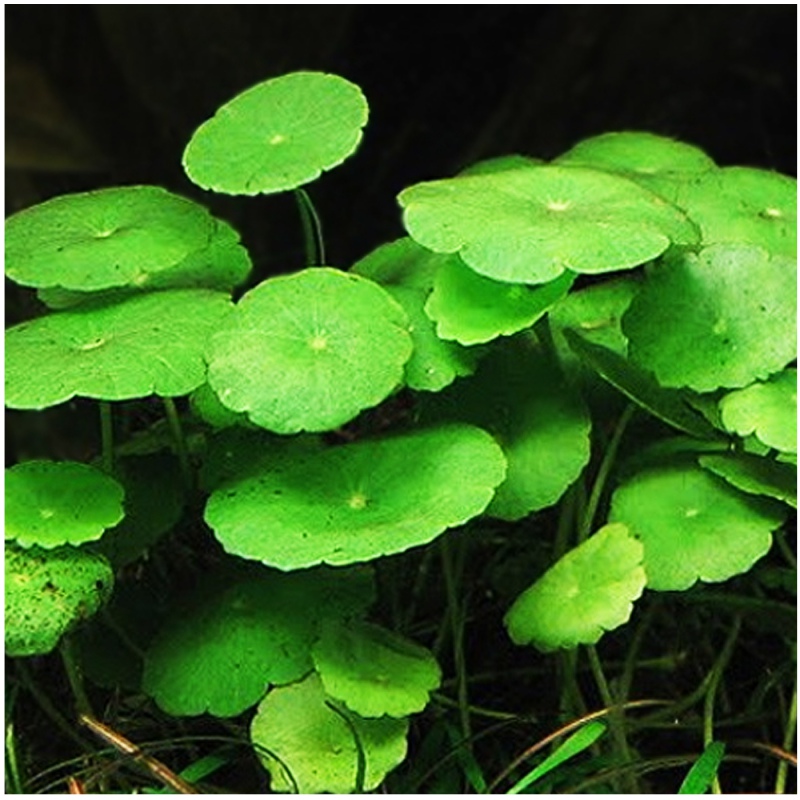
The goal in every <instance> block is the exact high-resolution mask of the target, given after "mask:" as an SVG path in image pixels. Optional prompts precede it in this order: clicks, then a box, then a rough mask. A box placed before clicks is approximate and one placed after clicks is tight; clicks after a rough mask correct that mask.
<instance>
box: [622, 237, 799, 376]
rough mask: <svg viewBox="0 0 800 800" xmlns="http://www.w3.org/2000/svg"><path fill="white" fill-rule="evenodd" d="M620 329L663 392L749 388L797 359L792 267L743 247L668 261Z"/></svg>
mask: <svg viewBox="0 0 800 800" xmlns="http://www.w3.org/2000/svg"><path fill="white" fill-rule="evenodd" d="M622 329H623V331H624V333H625V335H626V336H627V337H628V339H629V340H630V347H629V352H630V356H631V359H632V360H633V361H635V362H637V363H638V364H640V365H641V366H643V367H644V368H645V369H648V370H650V371H652V372H654V373H655V375H656V378H657V379H658V382H659V383H660V384H661V385H662V386H668V387H682V386H688V387H690V388H692V389H696V390H698V391H701V392H709V391H713V390H714V389H717V388H719V387H728V388H739V387H742V386H747V385H748V384H750V383H752V382H753V381H754V380H756V379H765V378H767V377H769V375H770V374H772V373H773V372H778V371H779V370H782V369H783V368H784V367H785V366H786V365H787V364H788V363H789V362H790V361H792V360H793V359H794V358H795V357H796V352H797V266H796V263H795V261H794V260H790V259H788V258H785V257H781V256H770V255H769V254H767V253H766V252H765V251H764V250H762V249H761V248H759V247H752V246H748V245H718V246H714V247H708V248H706V249H704V250H702V251H701V252H700V253H698V254H694V253H688V252H686V253H674V254H673V255H672V256H670V255H668V256H667V257H666V258H665V259H664V262H663V263H659V264H656V265H654V267H653V269H652V270H651V271H650V272H649V273H648V275H647V280H646V281H645V283H644V286H643V287H642V289H641V291H640V292H639V293H638V294H637V295H636V297H634V299H633V301H632V302H631V305H630V308H629V309H628V311H627V312H626V314H625V316H624V317H623V320H622Z"/></svg>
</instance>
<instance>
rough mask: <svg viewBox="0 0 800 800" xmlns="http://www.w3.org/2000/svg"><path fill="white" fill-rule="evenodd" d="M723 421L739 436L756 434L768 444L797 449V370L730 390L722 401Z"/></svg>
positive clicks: (780, 447) (781, 448) (793, 451)
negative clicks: (743, 387)
mask: <svg viewBox="0 0 800 800" xmlns="http://www.w3.org/2000/svg"><path fill="white" fill-rule="evenodd" d="M719 408H720V413H721V414H722V423H723V424H724V425H725V427H726V428H727V429H728V430H729V431H733V432H734V433H738V434H739V436H749V435H750V434H752V433H754V434H755V435H756V436H757V437H758V438H759V439H760V440H761V441H762V442H763V443H764V444H765V445H767V446H768V447H774V448H775V449H776V450H781V451H783V452H785V453H796V452H797V370H796V369H785V370H784V371H783V372H779V373H778V374H777V375H773V376H772V377H771V378H770V379H769V380H768V381H767V382H766V383H754V384H753V385H752V386H748V387H747V388H746V389H740V390H739V391H736V392H730V393H729V394H727V395H725V397H723V398H722V400H720V403H719Z"/></svg>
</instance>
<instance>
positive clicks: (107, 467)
mask: <svg viewBox="0 0 800 800" xmlns="http://www.w3.org/2000/svg"><path fill="white" fill-rule="evenodd" d="M100 437H101V440H102V449H103V471H104V472H105V473H106V474H108V475H111V474H113V472H114V423H113V420H112V419H111V403H109V402H108V400H101V401H100Z"/></svg>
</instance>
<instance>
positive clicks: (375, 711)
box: [312, 622, 442, 717]
mask: <svg viewBox="0 0 800 800" xmlns="http://www.w3.org/2000/svg"><path fill="white" fill-rule="evenodd" d="M312 657H313V659H314V667H315V668H316V670H317V672H318V673H319V675H320V678H321V679H322V685H323V686H324V688H325V691H326V692H327V693H328V694H329V695H330V696H331V697H333V698H335V699H337V700H341V701H342V702H343V703H345V704H346V705H347V707H348V708H349V709H351V710H352V711H355V712H356V713H357V714H360V715H361V716H362V717H382V716H384V715H388V716H390V717H405V716H408V715H409V714H414V713H416V712H418V711H422V710H423V709H424V708H425V706H426V705H427V704H428V699H429V694H430V692H432V691H433V690H434V689H437V688H438V687H439V683H440V682H441V678H442V674H441V670H440V669H439V665H438V664H437V663H436V659H435V658H434V657H433V655H432V654H431V653H430V651H428V650H426V649H425V648H424V647H420V646H419V645H417V644H414V642H410V641H409V640H408V639H405V638H404V637H402V636H399V635H398V634H396V633H392V632H391V631H388V630H386V629H385V628H381V627H379V626H378V625H371V624H369V623H366V622H357V623H348V624H342V623H335V622H334V623H329V624H326V625H325V626H323V628H322V633H321V634H320V637H319V639H318V641H317V643H316V644H315V645H314V649H313V651H312Z"/></svg>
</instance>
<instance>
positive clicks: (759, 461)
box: [698, 453, 797, 508]
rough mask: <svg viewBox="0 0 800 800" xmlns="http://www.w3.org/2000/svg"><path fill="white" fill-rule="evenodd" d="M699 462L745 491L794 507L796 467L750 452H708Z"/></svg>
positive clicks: (795, 499) (795, 501)
mask: <svg viewBox="0 0 800 800" xmlns="http://www.w3.org/2000/svg"><path fill="white" fill-rule="evenodd" d="M698 461H699V462H700V465H701V466H702V467H704V468H705V469H707V470H709V472H713V473H714V474H715V475H719V476H720V477H721V478H724V479H725V480H726V481H727V482H728V483H729V484H731V486H735V487H736V488H737V489H741V490H742V491H743V492H747V493H748V494H761V495H765V496H766V497H774V498H775V499H776V500H783V502H785V503H788V504H789V505H790V506H793V507H794V508H797V467H796V466H795V465H794V464H785V463H783V462H781V461H773V460H772V459H771V458H763V457H762V456H758V455H753V454H752V453H710V454H707V455H704V456H700V458H699V459H698Z"/></svg>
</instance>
